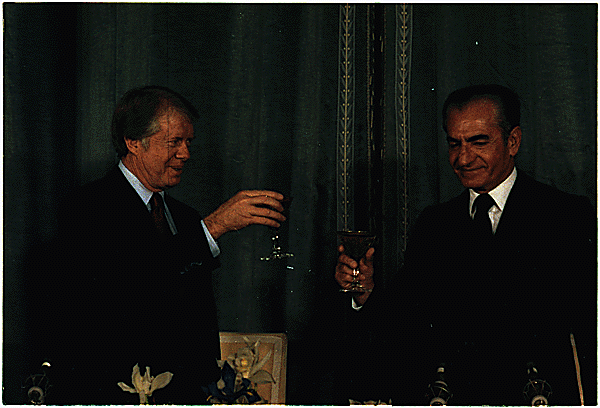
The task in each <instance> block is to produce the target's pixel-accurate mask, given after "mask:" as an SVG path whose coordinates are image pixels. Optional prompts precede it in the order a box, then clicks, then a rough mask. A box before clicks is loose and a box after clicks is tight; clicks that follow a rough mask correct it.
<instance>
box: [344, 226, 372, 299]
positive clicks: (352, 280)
mask: <svg viewBox="0 0 600 408" xmlns="http://www.w3.org/2000/svg"><path fill="white" fill-rule="evenodd" d="M338 237H339V238H340V242H341V245H340V250H342V254H341V255H340V257H339V258H338V264H337V266H336V275H335V277H336V280H337V282H338V283H339V285H340V286H341V287H342V289H341V291H342V292H354V293H369V292H371V290H372V287H373V282H372V277H373V253H374V251H375V250H374V249H371V248H373V246H374V245H375V241H376V238H377V237H376V236H375V235H374V234H372V233H369V232H366V231H338ZM361 272H362V273H361Z"/></svg>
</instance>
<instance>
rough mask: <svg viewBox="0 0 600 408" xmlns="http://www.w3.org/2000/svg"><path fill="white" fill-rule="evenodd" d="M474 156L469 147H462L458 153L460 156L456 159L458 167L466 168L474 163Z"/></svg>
mask: <svg viewBox="0 0 600 408" xmlns="http://www.w3.org/2000/svg"><path fill="white" fill-rule="evenodd" d="M473 158H474V154H473V151H472V150H471V148H470V147H469V146H466V145H463V146H461V147H460V150H459V151H458V156H457V157H456V164H457V165H458V166H466V165H468V164H469V163H471V162H472V161H473Z"/></svg>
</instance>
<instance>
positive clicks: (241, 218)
mask: <svg viewBox="0 0 600 408" xmlns="http://www.w3.org/2000/svg"><path fill="white" fill-rule="evenodd" d="M281 200H283V195H282V194H279V193H277V192H275V191H267V190H249V191H240V192H239V193H237V194H236V195H234V196H233V197H232V198H230V199H229V200H227V201H226V202H225V203H223V204H221V206H219V208H217V209H216V210H215V212H213V213H212V214H210V215H209V216H208V217H206V218H205V219H204V223H205V224H206V227H207V228H208V232H210V235H212V237H213V238H214V239H218V238H219V237H220V236H221V235H223V234H225V233H226V232H229V231H236V230H239V229H242V228H245V227H247V226H248V225H253V224H260V225H266V226H268V227H273V228H279V226H280V223H281V222H283V221H285V217H284V216H283V214H282V213H281V212H282V211H283V206H282V205H281Z"/></svg>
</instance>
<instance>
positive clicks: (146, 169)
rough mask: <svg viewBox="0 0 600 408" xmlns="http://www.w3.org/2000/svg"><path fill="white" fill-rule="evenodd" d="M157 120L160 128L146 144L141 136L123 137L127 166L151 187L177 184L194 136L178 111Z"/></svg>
mask: <svg viewBox="0 0 600 408" xmlns="http://www.w3.org/2000/svg"><path fill="white" fill-rule="evenodd" d="M159 124H160V130H159V131H158V132H156V133H155V134H153V135H152V136H150V137H149V138H148V143H149V145H148V146H147V148H146V147H144V146H143V143H142V141H140V140H126V143H127V146H128V148H129V153H128V154H127V156H126V159H129V160H128V163H127V167H128V168H129V170H131V172H132V173H133V174H135V175H136V176H137V178H138V179H139V180H140V181H141V182H142V184H144V186H146V188H148V189H149V190H151V191H160V190H164V189H165V188H168V187H173V186H175V185H177V184H179V182H180V181H181V173H182V171H183V165H184V164H185V162H186V161H187V159H189V158H190V152H189V150H188V149H189V147H190V143H191V142H192V140H193V138H194V128H193V126H192V124H191V123H190V121H189V120H188V119H187V118H186V117H185V116H183V115H181V114H179V113H177V112H174V111H172V112H169V113H166V114H164V115H162V116H161V117H160V119H159Z"/></svg>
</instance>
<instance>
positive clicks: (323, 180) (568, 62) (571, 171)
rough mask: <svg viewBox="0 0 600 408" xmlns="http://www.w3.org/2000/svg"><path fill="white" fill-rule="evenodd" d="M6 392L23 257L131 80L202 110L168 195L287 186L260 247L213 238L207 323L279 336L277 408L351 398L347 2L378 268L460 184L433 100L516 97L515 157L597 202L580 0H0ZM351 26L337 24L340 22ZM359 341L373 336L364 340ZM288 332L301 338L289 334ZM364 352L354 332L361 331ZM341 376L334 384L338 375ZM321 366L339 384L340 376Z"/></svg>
mask: <svg viewBox="0 0 600 408" xmlns="http://www.w3.org/2000/svg"><path fill="white" fill-rule="evenodd" d="M3 11H4V29H5V30H4V203H3V204H4V309H3V316H4V326H3V328H4V361H3V363H4V364H3V370H4V376H3V381H4V384H3V385H4V392H3V399H4V402H5V403H11V404H21V403H23V401H22V399H21V397H22V393H21V390H20V385H21V381H22V380H24V379H25V377H26V376H28V375H29V374H32V373H34V372H35V369H36V367H35V364H36V362H30V361H28V359H27V357H28V355H27V352H28V334H29V332H30V331H29V328H28V322H29V317H30V316H31V315H32V314H33V313H43V311H39V310H30V309H29V308H28V302H27V288H28V286H29V285H32V284H35V274H36V273H45V271H33V272H32V271H28V270H27V258H28V256H29V255H30V254H31V253H32V251H33V249H34V248H35V247H36V246H37V245H43V243H44V242H46V241H47V240H48V239H50V238H52V237H53V236H54V234H55V229H56V225H55V214H56V211H57V208H58V205H59V202H60V200H61V198H62V197H64V195H65V194H66V192H67V191H69V190H70V189H71V188H72V187H74V186H76V185H79V184H82V183H85V182H88V181H91V180H93V179H96V178H98V177H100V176H102V175H103V174H104V173H105V172H106V171H107V169H109V168H110V167H111V166H113V165H114V164H115V161H116V158H115V153H114V150H113V148H112V145H111V141H110V132H109V127H110V118H111V114H112V110H113V109H114V106H115V104H116V102H117V100H118V99H119V98H120V97H121V96H122V95H123V93H124V92H125V91H127V90H128V89H130V88H132V87H135V86H141V85H149V84H156V85H163V86H168V87H170V88H173V89H174V90H176V91H178V92H180V93H182V94H183V95H184V96H186V97H187V98H188V99H190V100H191V102H192V103H193V104H194V105H195V106H196V107H197V108H198V109H199V111H200V113H201V120H200V121H199V122H198V123H197V124H196V126H195V134H196V139H197V140H195V141H194V147H193V150H192V152H191V154H192V158H191V159H190V161H189V162H188V164H187V165H186V170H185V173H184V178H183V181H182V182H181V184H180V185H179V186H177V187H176V188H174V189H172V190H171V191H169V194H172V195H173V196H175V197H176V198H178V199H180V200H182V201H184V202H186V203H187V204H189V205H191V206H193V207H194V208H196V209H197V210H198V211H199V212H200V213H201V214H203V215H206V214H208V213H210V212H211V211H213V210H214V209H216V208H217V206H218V205H220V204H221V203H222V202H224V201H225V200H227V199H228V198H229V197H231V196H232V195H234V194H235V193H236V192H237V191H239V190H243V189H254V188H261V189H262V188H267V189H274V190H277V191H280V192H282V193H283V194H285V195H290V196H292V197H293V203H292V206H291V208H290V217H289V221H288V222H286V223H285V224H284V227H283V229H282V232H281V237H282V238H281V239H282V245H283V247H284V249H285V250H286V251H289V252H292V253H294V254H295V256H294V257H293V258H289V259H287V260H277V261H272V262H264V261H261V260H260V258H261V257H264V256H266V255H267V254H268V253H269V252H270V248H271V241H270V233H269V230H268V228H265V227H259V226H253V227H249V228H246V229H244V230H242V231H239V232H235V233H230V234H227V235H225V236H223V237H222V238H221V239H220V241H219V245H220V247H221V250H222V256H221V262H222V267H221V268H220V269H219V270H218V271H216V272H215V273H214V276H213V283H214V289H215V296H216V299H217V306H218V309H219V315H218V318H219V324H220V328H221V330H223V331H239V332H286V333H287V334H288V336H289V338H290V347H289V362H288V380H287V385H288V392H287V393H286V394H287V401H286V403H289V404H318V405H321V404H325V405H327V404H330V403H347V398H348V397H351V396H347V395H342V394H340V393H337V392H336V391H335V389H336V388H335V381H334V380H333V379H332V376H334V375H335V368H336V367H334V366H335V364H336V361H338V359H344V355H345V354H344V353H345V352H344V351H343V350H342V349H339V350H338V349H336V348H335V347H333V348H332V347H330V346H331V345H337V344H340V343H339V341H342V339H341V337H343V336H345V335H348V336H352V335H353V334H354V333H355V332H356V331H355V330H354V329H352V330H350V331H348V332H346V334H345V333H343V331H342V330H338V329H339V328H340V327H342V328H343V323H344V318H343V311H340V310H338V309H336V308H335V307H333V306H332V303H333V300H334V299H335V298H336V296H337V295H338V293H337V290H336V286H335V283H334V282H333V270H334V267H335V263H336V259H337V251H336V245H337V237H336V231H337V229H338V228H339V227H340V214H343V211H342V210H340V208H341V207H340V202H341V201H340V179H339V177H340V173H341V172H340V163H341V162H340V143H339V142H340V135H341V129H343V127H340V123H341V120H343V115H340V112H341V111H340V106H341V105H340V100H341V99H343V98H341V97H340V95H342V93H341V91H342V89H343V87H340V80H341V76H342V75H343V74H344V72H343V70H341V69H340V61H341V60H342V59H341V58H340V55H341V50H342V48H343V46H344V44H345V43H344V37H341V36H342V35H343V34H344V25H343V24H341V22H343V21H344V18H345V17H346V16H345V15H344V13H348V12H351V13H352V15H350V16H349V17H351V18H352V22H353V25H352V27H351V28H352V36H353V38H352V41H353V42H352V43H351V44H349V45H350V46H352V47H353V54H352V55H351V57H352V64H353V65H352V69H353V71H352V75H353V81H354V82H353V87H354V88H353V90H352V92H353V97H354V99H353V116H352V123H347V124H348V125H351V126H349V127H348V130H350V129H351V130H352V132H353V134H352V136H353V137H352V139H351V141H350V140H349V144H348V146H347V149H349V150H352V155H353V158H354V160H353V162H352V168H351V169H349V170H350V171H348V172H347V174H346V176H347V177H349V178H350V179H351V181H352V183H351V185H349V186H348V190H347V191H348V195H347V196H346V201H348V203H347V204H348V205H349V208H350V212H349V213H348V214H350V218H348V219H347V221H348V226H349V227H351V228H361V229H364V228H373V229H376V230H378V233H379V234H380V241H379V244H378V245H380V247H379V248H380V250H379V251H378V253H379V258H378V262H381V264H380V265H381V267H380V269H378V270H379V271H381V272H380V278H379V281H378V282H379V283H380V284H382V285H385V283H386V282H387V278H388V277H389V276H390V274H392V273H394V271H395V269H396V268H397V266H398V264H400V263H401V262H402V259H403V257H402V256H403V253H402V250H403V248H404V244H405V239H406V238H405V237H406V231H407V230H408V228H410V225H411V224H412V223H413V222H414V220H415V219H416V217H417V216H418V214H419V213H420V212H421V211H422V210H423V208H425V207H426V206H427V205H430V204H434V203H437V202H441V201H445V200H447V199H449V198H451V197H453V196H455V195H456V194H458V192H460V191H461V190H462V187H461V186H460V183H458V181H457V180H456V177H455V175H454V174H453V173H452V170H451V168H450V166H449V164H448V162H447V151H446V142H445V135H444V133H443V131H442V129H441V115H440V110H441V106H442V103H443V101H444V99H445V97H446V96H447V95H448V93H449V92H451V91H452V90H454V89H456V88H459V87H462V86H466V85H470V84H475V83H483V82H494V83H499V84H501V85H505V86H508V87H510V88H512V89H514V90H515V91H516V92H517V93H518V94H519V95H520V96H521V98H522V105H523V108H522V113H523V115H522V127H523V143H522V146H521V150H520V152H519V154H518V156H517V164H518V166H519V168H520V169H522V170H523V171H525V172H528V173H529V174H530V175H532V176H534V177H535V178H537V179H538V180H540V181H543V182H546V183H548V184H553V185H555V186H556V187H558V188H560V189H562V190H565V191H568V192H571V193H578V194H582V195H586V196H588V197H589V198H590V199H591V200H592V202H593V203H594V204H595V203H596V155H597V146H596V136H597V132H596V120H597V104H596V100H597V85H596V81H597V77H596V76H597V75H596V73H597V5H595V4H494V5H483V4H414V5H401V4H398V5H392V4H372V5H367V4H355V5H349V6H346V5H339V4H275V3H274V4H229V3H218V4H208V3H206V4H205V3H196V4H194V3H188V4H184V3H181V4H175V3H172V4H168V3H165V4H151V3H139V4H134V3H131V4H126V3H106V4H81V3H68V4H67V3H64V4H53V3H38V4H34V3H32V4H24V3H21V4H17V3H5V4H4V7H3ZM348 28H350V27H349V26H348ZM363 339H364V340H365V342H368V341H370V333H367V334H366V335H365V336H364V338H363ZM296 345H299V346H296ZM364 347H365V348H368V347H369V345H368V343H365V346H364ZM345 380H346V379H345V378H343V379H341V380H340V381H342V382H343V381H345ZM336 381H337V380H336Z"/></svg>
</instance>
